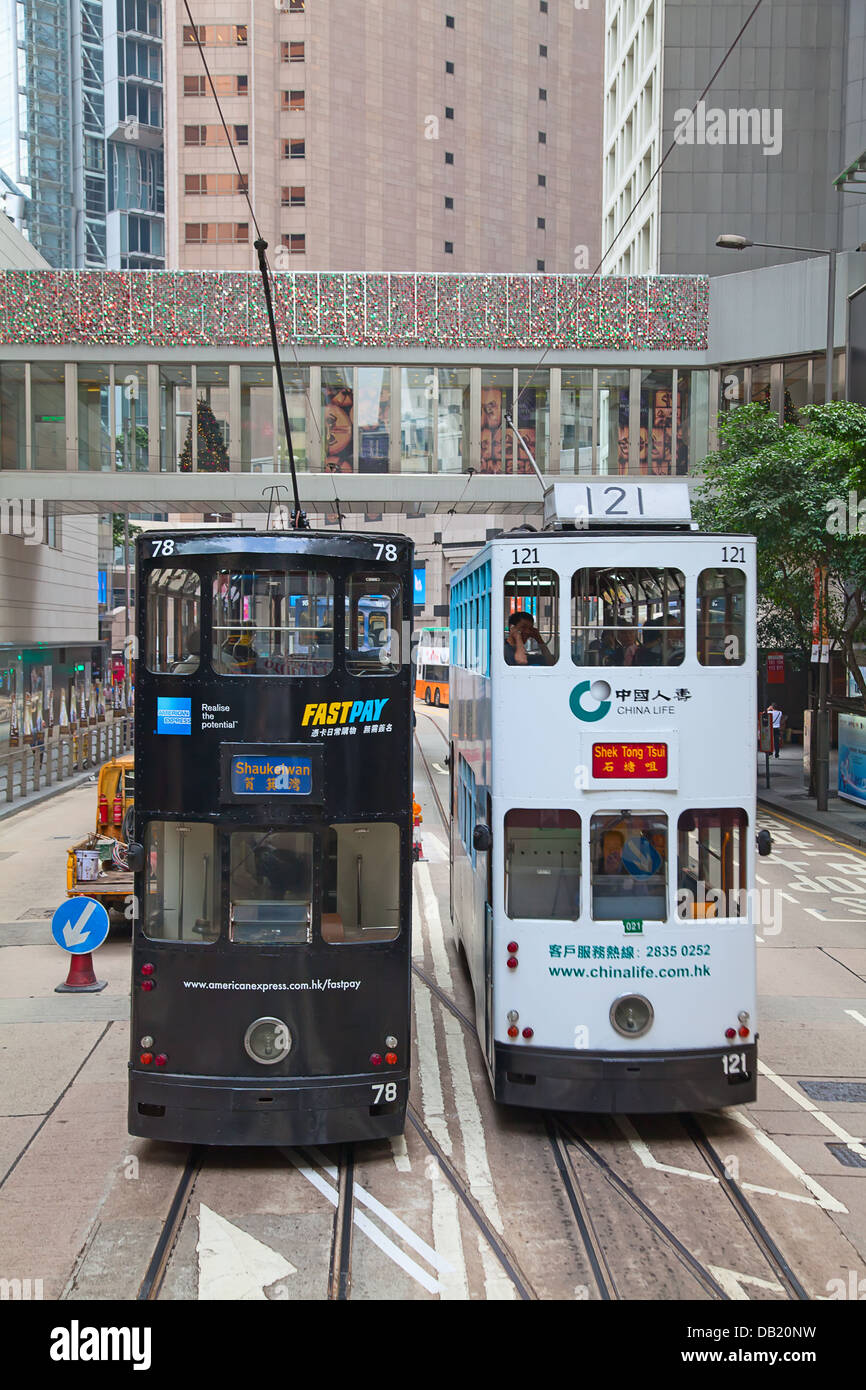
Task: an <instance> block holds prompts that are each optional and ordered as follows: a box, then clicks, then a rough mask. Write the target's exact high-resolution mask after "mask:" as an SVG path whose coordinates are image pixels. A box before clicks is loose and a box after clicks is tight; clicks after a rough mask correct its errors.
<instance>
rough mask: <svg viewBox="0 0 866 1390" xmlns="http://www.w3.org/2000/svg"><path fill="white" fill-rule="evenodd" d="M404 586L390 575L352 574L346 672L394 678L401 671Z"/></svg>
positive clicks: (347, 604) (347, 589) (347, 612)
mask: <svg viewBox="0 0 866 1390" xmlns="http://www.w3.org/2000/svg"><path fill="white" fill-rule="evenodd" d="M402 619H403V585H402V583H401V582H400V580H399V579H395V578H394V577H393V575H389V574H367V573H364V574H352V575H350V576H349V580H348V584H347V586H346V670H347V671H348V672H349V673H350V674H351V675H353V676H393V675H396V673H397V672H398V671H399V670H400V631H401V623H402Z"/></svg>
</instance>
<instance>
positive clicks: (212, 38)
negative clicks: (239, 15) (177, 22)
mask: <svg viewBox="0 0 866 1390" xmlns="http://www.w3.org/2000/svg"><path fill="white" fill-rule="evenodd" d="M183 41H184V44H195V45H197V44H201V46H202V48H224V47H225V46H226V45H227V44H236V45H238V47H241V48H246V44H247V26H246V25H245V24H199V25H192V24H185V25H184V26H183Z"/></svg>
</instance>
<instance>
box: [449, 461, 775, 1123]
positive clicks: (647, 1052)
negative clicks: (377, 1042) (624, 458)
mask: <svg viewBox="0 0 866 1390" xmlns="http://www.w3.org/2000/svg"><path fill="white" fill-rule="evenodd" d="M451 632H452V639H451V643H452V650H451V709H450V741H451V758H450V767H451V811H452V820H451V920H452V928H453V931H454V934H455V936H456V938H458V939H459V941H460V942H461V943H462V946H463V948H464V950H465V953H466V957H467V960H468V963H469V968H470V972H471V976H472V982H473V986H474V991H475V1008H476V1018H477V1024H478V1030H479V1034H480V1037H481V1041H482V1046H483V1049H484V1053H485V1057H486V1062H487V1066H488V1069H489V1072H490V1078H491V1081H492V1083H493V1087H494V1092H495V1095H496V1098H497V1099H498V1100H501V1101H505V1102H510V1103H513V1104H518V1105H529V1106H541V1107H545V1108H547V1107H550V1108H558V1109H568V1110H583V1111H604V1112H609V1113H610V1112H622V1111H635V1112H640V1111H674V1110H689V1109H700V1108H707V1107H717V1106H724V1105H731V1104H734V1103H738V1102H743V1101H749V1100H752V1099H754V1097H755V1089H756V1067H757V1058H756V1041H757V1034H756V1028H757V1019H756V1011H755V913H754V906H755V902H756V894H755V892H754V891H753V884H754V876H755V854H756V844H755V841H756V836H755V758H756V720H755V688H756V687H755V673H756V650H755V640H756V639H755V542H754V539H752V538H750V537H743V536H726V535H707V534H699V533H698V532H697V530H696V529H694V528H693V523H692V522H691V520H690V509H689V501H688V490H687V487H686V485H685V484H682V483H668V484H663V483H650V482H625V481H623V482H621V483H617V482H614V481H612V480H604V479H599V480H593V481H592V482H588V483H576V482H575V483H562V484H555V485H554V486H553V487H551V488H549V489H548V491H547V493H546V495H545V527H544V530H543V531H541V532H537V533H535V532H531V531H526V530H524V531H522V532H520V533H515V532H511V533H509V534H506V535H502V536H499V537H497V538H496V539H494V540H492V541H490V542H489V543H488V544H487V545H486V546H484V548H483V549H482V550H480V551H479V552H478V554H477V555H476V556H475V557H474V558H473V559H472V560H471V561H470V562H469V563H468V564H467V565H465V566H464V568H463V569H462V570H461V571H460V572H459V574H458V575H457V576H456V577H455V580H454V581H453V583H452V589H451ZM762 838H763V841H764V842H763V843H762V846H761V848H762V852H767V851H768V849H769V844H768V843H767V841H768V837H767V836H766V834H764V836H763V837H762ZM750 890H752V891H750Z"/></svg>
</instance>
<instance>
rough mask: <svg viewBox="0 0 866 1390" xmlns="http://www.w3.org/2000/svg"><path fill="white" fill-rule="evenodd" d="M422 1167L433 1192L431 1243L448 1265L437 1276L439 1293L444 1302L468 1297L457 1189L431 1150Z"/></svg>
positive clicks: (463, 1299) (466, 1299)
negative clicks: (445, 1270)
mask: <svg viewBox="0 0 866 1390" xmlns="http://www.w3.org/2000/svg"><path fill="white" fill-rule="evenodd" d="M424 1171H425V1173H426V1175H427V1181H428V1182H429V1183H430V1189H431V1192H432V1194H433V1210H432V1212H431V1220H432V1223H433V1243H434V1245H435V1246H436V1249H437V1250H439V1251H441V1252H442V1254H443V1255H444V1256H446V1257H447V1259H448V1261H449V1264H450V1266H451V1272H450V1273H447V1274H443V1275H442V1278H441V1280H440V1288H441V1297H442V1299H443V1300H444V1301H446V1302H451V1301H454V1302H465V1301H468V1299H469V1283H468V1280H467V1277H466V1257H465V1256H464V1254H463V1237H462V1236H461V1234H460V1216H459V1213H458V1208H457V1193H456V1192H455V1191H454V1188H453V1187H452V1186H451V1184H450V1183H449V1181H448V1179H447V1178H446V1176H445V1174H444V1173H443V1172H442V1169H441V1168H440V1167H439V1164H438V1163H437V1161H436V1159H435V1158H434V1156H433V1154H428V1155H427V1157H426V1159H425V1160H424Z"/></svg>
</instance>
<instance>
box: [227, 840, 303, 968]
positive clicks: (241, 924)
mask: <svg viewBox="0 0 866 1390" xmlns="http://www.w3.org/2000/svg"><path fill="white" fill-rule="evenodd" d="M230 838H231V877H230V880H229V940H230V941H237V942H243V943H244V944H245V945H259V946H265V945H271V944H273V945H278V946H291V945H301V944H307V943H309V942H310V941H312V939H313V932H312V920H313V836H312V835H311V834H309V833H308V832H306V831H290V830H236V831H233V832H232V835H231V837H230Z"/></svg>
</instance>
